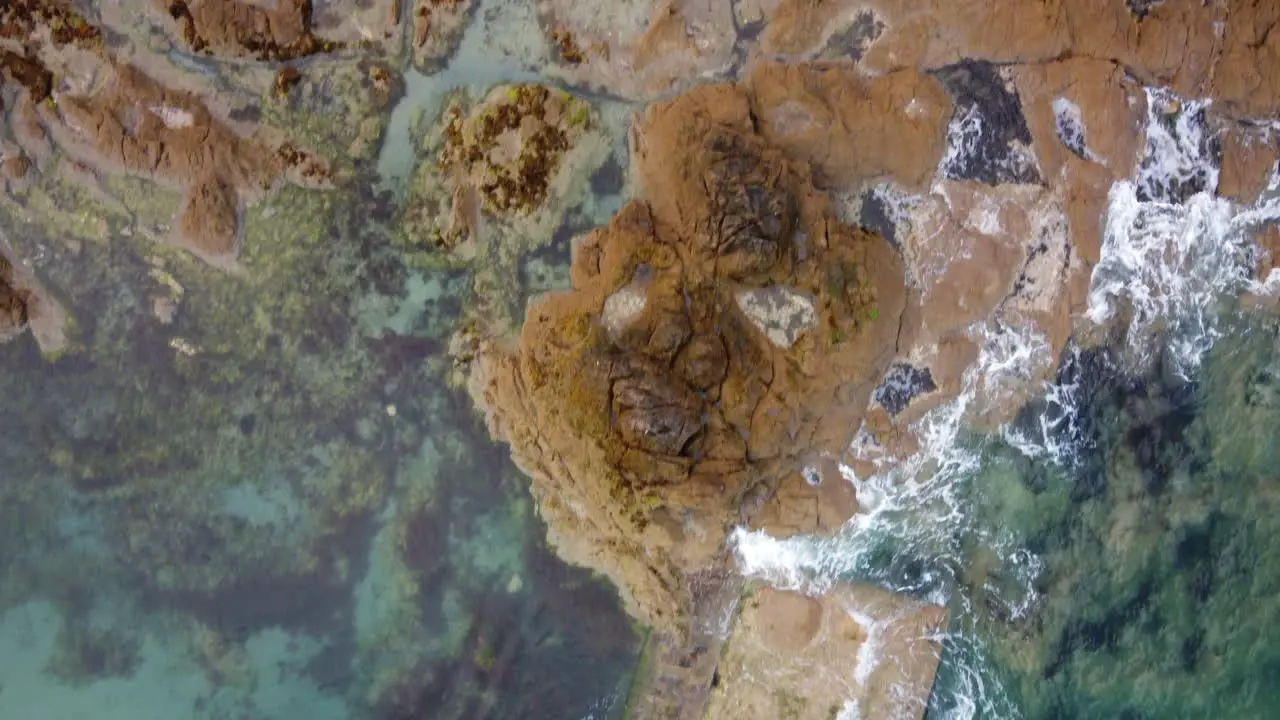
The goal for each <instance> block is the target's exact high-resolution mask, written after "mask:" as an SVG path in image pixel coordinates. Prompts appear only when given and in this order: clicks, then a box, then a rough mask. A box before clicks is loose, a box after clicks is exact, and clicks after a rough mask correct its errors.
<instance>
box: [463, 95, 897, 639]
mask: <svg viewBox="0 0 1280 720" xmlns="http://www.w3.org/2000/svg"><path fill="white" fill-rule="evenodd" d="M755 118H756V114H755V112H754V111H753V107H752V105H751V100H750V97H749V95H748V93H747V92H745V91H744V90H743V89H742V88H740V87H736V86H733V85H712V86H705V87H702V88H699V89H697V90H695V91H693V92H691V93H689V94H687V95H685V96H682V97H680V98H678V99H676V100H673V101H671V102H668V103H663V104H659V105H655V106H653V107H651V108H650V109H649V110H648V111H647V112H646V113H645V115H644V117H643V119H642V120H641V121H640V122H639V124H638V128H637V131H636V132H635V134H634V137H633V151H632V154H633V159H634V163H635V168H636V172H637V177H638V186H639V188H640V189H639V198H638V199H636V200H633V201H632V202H630V203H629V204H628V205H626V206H625V207H624V208H623V209H622V210H621V211H620V212H619V213H618V214H617V216H615V217H614V218H613V220H612V221H611V222H610V223H609V224H608V225H607V226H606V227H603V228H600V229H597V230H595V231H594V232H592V233H591V234H590V235H588V236H587V237H586V238H585V239H584V240H583V241H582V242H581V243H580V245H579V246H578V247H577V249H576V251H575V255H574V260H573V265H572V268H571V275H572V280H573V290H572V291H570V292H566V293H562V294H558V295H552V296H548V297H546V298H544V299H543V300H542V301H540V302H538V303H536V304H534V305H533V306H532V307H530V308H529V311H528V314H527V317H526V320H525V324H524V327H523V329H522V332H521V334H520V338H519V341H518V343H516V345H515V347H504V346H502V345H501V344H500V343H496V342H491V343H488V344H486V345H484V346H483V347H482V348H481V350H480V352H479V354H478V356H477V361H476V367H475V372H474V374H473V378H472V386H473V392H474V394H475V396H476V399H477V401H478V402H479V403H480V404H481V405H482V406H483V407H484V408H486V411H487V413H488V416H489V423H490V428H491V430H492V432H493V434H494V435H495V436H496V437H499V438H501V439H503V440H505V441H506V442H508V443H510V445H511V448H512V453H513V455H514V457H515V458H516V461H517V463H518V464H519V465H520V466H521V467H522V468H523V469H524V470H525V471H526V472H527V473H528V474H529V475H530V476H531V477H532V478H533V493H534V495H535V497H536V498H537V500H538V502H539V506H540V509H541V512H542V515H543V517H544V518H545V519H546V521H547V524H548V532H549V535H550V537H551V540H552V542H553V544H554V545H556V546H557V549H558V551H559V552H560V553H561V554H562V556H564V557H566V558H567V559H569V560H571V561H573V562H577V563H580V564H584V565H588V566H590V567H594V568H597V569H599V570H601V571H602V572H604V573H605V574H607V575H608V576H609V577H610V578H611V579H613V580H614V582H615V583H617V585H618V586H619V588H620V589H621V591H622V595H623V597H624V598H625V600H626V602H627V604H628V605H629V607H630V608H631V610H632V611H633V613H634V614H636V615H637V616H638V617H639V618H641V619H642V620H644V621H645V622H647V623H650V624H652V625H655V626H657V627H659V628H661V629H668V630H672V629H674V630H680V629H681V628H683V627H684V626H685V624H686V623H687V620H688V615H689V612H690V608H691V607H692V606H693V604H694V602H695V600H696V598H695V597H694V593H693V592H692V589H691V585H690V577H692V576H693V575H694V574H695V573H697V572H698V571H699V570H700V569H703V568H706V567H709V566H712V565H714V564H715V563H716V562H717V560H718V559H719V558H720V557H721V556H722V555H723V553H724V544H725V538H726V532H727V530H728V528H729V527H730V526H731V525H733V524H736V523H739V522H742V521H744V520H747V521H749V520H751V519H752V518H753V517H755V516H756V515H757V514H758V513H760V509H761V507H763V506H765V505H767V503H768V502H769V500H770V498H771V497H774V496H775V495H776V493H777V491H779V489H780V488H781V487H783V486H786V487H787V488H789V490H788V492H791V493H793V495H792V497H796V498H800V499H799V502H800V503H801V504H802V505H803V503H804V502H805V500H804V499H803V496H807V497H808V498H812V497H813V495H814V493H815V492H816V491H815V489H814V488H813V486H812V485H810V484H809V483H807V482H805V481H804V480H803V479H801V480H800V483H799V484H797V483H796V482H795V479H796V478H804V477H805V472H806V468H808V469H809V473H808V477H809V479H810V481H811V482H813V483H817V484H818V485H819V487H821V486H822V485H823V484H826V483H840V482H844V481H843V480H842V479H841V478H839V477H838V476H837V477H822V473H821V469H822V468H821V467H820V466H819V460H820V459H821V458H822V457H823V456H824V455H825V454H837V455H838V454H839V453H841V452H843V451H844V450H845V448H847V447H848V445H849V442H850V440H851V439H852V433H853V432H854V431H855V430H856V428H857V427H858V425H859V423H860V418H861V416H862V413H863V411H864V409H865V408H866V406H867V403H868V399H869V397H870V394H871V391H872V389H873V388H874V386H875V384H876V383H877V382H878V380H879V378H880V376H881V375H882V374H883V372H884V371H885V369H886V368H887V367H888V364H889V362H890V360H891V359H892V358H893V356H894V354H895V353H896V352H897V347H898V342H899V337H900V335H901V334H902V333H903V327H902V321H903V315H904V311H905V309H906V306H907V303H908V298H907V294H906V289H905V287H904V284H903V277H904V273H903V268H902V265H901V261H900V260H899V259H898V257H897V256H896V255H895V254H894V252H893V251H892V249H891V248H890V247H889V245H888V244H887V243H886V242H885V241H884V240H883V238H881V237H879V236H876V235H874V234H872V233H868V232H865V231H862V230H858V229H856V228H853V227H851V226H848V225H845V224H843V223H841V222H839V221H838V220H837V219H836V218H835V217H834V215H833V212H832V210H831V208H830V206H829V204H828V201H827V200H826V199H825V198H824V197H823V196H822V195H821V194H819V193H818V192H817V191H815V189H814V187H813V183H812V179H811V176H810V175H811V171H810V167H809V165H808V164H807V163H806V162H803V161H802V160H798V159H793V158H792V157H791V156H789V155H788V154H787V153H786V152H784V151H783V150H782V149H780V148H779V147H777V145H776V144H774V143H771V142H769V140H768V139H767V136H766V135H765V134H764V133H761V132H758V131H757V130H756V127H757V124H756V122H755ZM802 487H805V488H808V489H809V492H808V493H804V492H799V493H796V492H795V491H797V490H800V489H801V488H802ZM845 509H846V510H847V511H848V512H852V504H851V502H846V503H845ZM784 515H785V513H778V512H775V513H774V514H773V515H772V517H774V518H777V517H779V516H784ZM846 517H847V515H846ZM842 520H843V518H840V519H839V521H842ZM779 522H783V521H779ZM785 522H788V523H791V524H796V523H797V522H798V523H799V524H800V525H802V526H804V527H806V528H807V527H808V526H807V525H804V523H805V521H804V520H803V519H801V520H799V521H796V520H794V519H791V520H785ZM824 524H826V525H828V526H830V525H831V524H838V521H836V520H834V519H832V518H826V519H825V520H824Z"/></svg>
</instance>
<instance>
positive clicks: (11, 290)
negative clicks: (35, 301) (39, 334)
mask: <svg viewBox="0 0 1280 720" xmlns="http://www.w3.org/2000/svg"><path fill="white" fill-rule="evenodd" d="M17 283H18V280H17V278H16V277H15V275H14V268H13V264H12V263H10V262H9V259H8V258H6V257H4V256H3V255H0V342H4V341H5V340H9V339H11V338H13V337H15V336H17V335H18V334H19V333H21V332H22V331H23V330H25V329H26V327H27V305H28V299H29V297H30V294H29V293H27V292H26V291H25V290H22V289H21V288H19V287H17Z"/></svg>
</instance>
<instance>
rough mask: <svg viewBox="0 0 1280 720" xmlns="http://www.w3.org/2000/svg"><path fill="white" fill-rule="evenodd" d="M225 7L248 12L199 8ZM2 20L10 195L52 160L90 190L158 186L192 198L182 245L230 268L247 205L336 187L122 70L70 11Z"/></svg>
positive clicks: (21, 6)
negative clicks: (285, 189)
mask: <svg viewBox="0 0 1280 720" xmlns="http://www.w3.org/2000/svg"><path fill="white" fill-rule="evenodd" d="M176 5H182V6H184V7H185V4H183V3H178V4H176ZM176 5H175V6H176ZM223 5H227V6H228V8H229V7H230V6H232V5H235V6H236V7H239V4H238V3H229V4H225V3H200V4H199V5H198V8H197V9H198V10H199V12H200V13H205V12H206V10H205V9H207V8H213V7H215V6H217V7H222V6H223ZM306 5H309V4H306ZM246 7H248V6H246ZM201 8H204V9H201ZM295 9H297V8H295ZM5 12H6V15H5V17H4V20H5V25H4V26H3V27H4V32H3V33H2V34H0V42H2V43H3V45H4V48H3V49H0V67H3V70H4V80H5V83H4V84H5V86H6V90H7V91H8V92H10V93H12V95H6V97H13V109H12V110H11V111H10V113H9V115H8V118H7V123H6V127H4V128H0V132H3V134H4V135H7V136H10V137H12V138H13V142H12V143H11V144H8V148H7V149H6V150H5V151H4V154H5V158H4V160H5V169H6V174H7V175H8V178H7V180H8V182H7V183H6V185H7V187H9V188H10V189H11V190H12V189H15V188H17V187H20V186H21V185H22V184H23V183H25V182H27V181H28V175H29V174H30V173H32V172H33V171H41V170H43V169H44V167H45V165H46V163H47V161H48V160H49V159H50V157H51V156H52V155H53V154H54V151H55V150H59V151H62V152H65V153H66V154H67V155H68V156H69V157H70V158H71V159H72V160H73V161H74V162H75V163H76V164H77V166H78V167H79V168H81V169H80V170H78V171H77V174H78V175H79V176H80V177H81V178H83V179H84V180H85V182H87V183H88V184H90V185H93V184H94V183H96V180H97V178H98V176H106V175H112V174H128V175H134V176H139V177H143V178H147V179H149V180H153V181H155V182H157V183H160V184H162V185H164V186H167V187H170V188H174V189H177V190H180V191H181V192H182V193H183V196H184V199H183V201H182V205H181V209H180V211H179V215H178V217H177V219H176V222H175V223H174V228H173V233H172V238H171V239H172V240H173V242H175V243H176V244H178V245H180V246H182V247H185V248H187V249H189V250H190V251H192V252H193V253H195V254H196V255H198V256H200V257H202V258H204V259H206V260H208V261H210V262H215V263H221V264H225V263H229V262H231V261H233V260H234V258H235V256H236V253H237V250H238V243H239V240H238V238H239V232H238V229H239V223H240V220H239V216H240V212H241V209H242V208H243V206H244V205H245V204H246V203H252V202H254V201H256V200H258V199H260V198H261V197H262V196H263V195H264V194H265V193H267V192H268V191H270V190H271V189H272V188H273V187H274V186H276V185H277V183H279V182H281V181H286V182H293V183H298V184H303V185H308V186H322V185H325V184H327V183H328V181H329V170H328V168H327V167H326V166H325V165H324V164H322V163H321V162H319V161H318V160H317V159H316V158H314V157H313V156H311V155H310V154H309V153H307V152H304V151H302V150H300V149H298V148H297V147H295V146H294V145H293V144H291V143H289V142H287V141H285V140H283V139H281V138H272V137H270V136H269V134H267V133H254V134H251V135H250V134H245V133H244V132H243V128H242V127H237V126H236V124H235V123H232V122H231V121H230V120H229V119H227V116H226V114H225V113H220V112H215V111H214V109H213V107H212V106H211V104H210V103H209V102H208V100H207V99H206V98H204V97H202V96H200V95H197V94H196V93H194V92H191V91H189V90H185V89H179V88H175V87H171V86H168V85H166V84H164V83H162V82H161V81H160V80H157V79H156V78H155V77H153V76H152V75H149V74H148V73H147V72H146V71H144V70H143V69H142V68H140V67H138V66H136V65H133V64H131V63H129V62H124V61H121V60H120V59H118V58H117V57H115V55H114V54H113V53H112V52H111V51H110V50H109V49H108V48H107V47H106V46H105V45H104V44H103V42H102V39H101V33H100V31H99V30H98V29H97V28H95V27H94V26H93V25H91V24H90V23H89V22H88V20H86V19H85V18H83V17H81V16H79V15H75V14H74V13H71V12H70V11H69V10H65V9H63V8H62V6H61V5H59V4H57V3H53V2H25V3H16V4H13V5H11V6H10V7H9V8H8V9H7V10H6V11H5ZM208 12H213V11H212V10H208ZM228 12H230V10H228ZM236 12H240V11H239V10H237V11H236ZM245 12H249V11H247V10H246V11H245ZM252 12H253V13H259V12H266V11H264V10H261V9H260V8H255V9H253V10H252ZM280 12H284V10H280ZM298 12H303V10H298ZM305 12H307V13H309V12H310V11H309V10H305ZM201 17H203V15H201ZM236 17H239V15H236ZM254 17H257V16H256V15H254ZM263 22H265V21H263ZM258 24H259V25H261V23H258ZM255 27H257V26H256V25H255ZM272 27H275V26H272ZM260 29H261V28H260ZM277 29H278V28H277ZM273 32H274V31H273ZM281 32H283V31H281ZM237 37H239V36H237ZM246 37H248V36H246ZM255 37H256V36H255ZM241 40H244V42H246V43H248V42H249V41H248V40H245V39H244V38H241ZM254 42H255V43H256V42H257V41H256V40H255V41H254ZM249 44H250V45H252V44H253V43H249ZM210 47H213V46H210ZM219 47H220V46H219ZM255 47H256V45H255ZM53 77H57V78H58V85H57V88H56V89H55V87H54V86H53V83H52V78H53Z"/></svg>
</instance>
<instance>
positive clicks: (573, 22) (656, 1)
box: [538, 0, 737, 98]
mask: <svg viewBox="0 0 1280 720" xmlns="http://www.w3.org/2000/svg"><path fill="white" fill-rule="evenodd" d="M538 17H539V19H540V20H541V22H542V25H543V27H544V28H547V36H548V40H549V41H550V42H551V44H552V45H553V49H554V50H555V51H556V52H557V53H558V54H559V55H560V57H561V59H562V60H563V61H564V62H561V63H559V64H558V65H556V66H555V67H554V68H552V72H553V73H554V74H556V75H558V76H559V77H560V78H561V79H563V80H564V81H566V82H569V83H572V84H575V85H580V86H585V87H588V88H591V89H595V90H601V91H606V92H608V93H610V94H612V95H620V96H623V97H632V98H656V97H659V96H662V95H666V94H669V93H671V92H676V91H680V90H684V89H687V88H689V87H691V86H692V85H694V84H695V83H697V82H698V81H699V79H702V78H707V77H712V76H714V75H716V74H717V73H720V72H725V71H728V70H729V69H730V67H731V66H732V64H733V48H734V43H735V41H736V39H737V33H736V31H735V29H734V23H733V8H732V7H731V4H730V3H727V2H712V3H708V2H699V1H697V0H624V1H623V2H619V3H608V4H601V3H583V2H576V1H575V0H539V3H538ZM553 33H554V35H553ZM565 38H569V39H571V40H572V43H571V45H570V46H569V47H568V48H566V47H565V42H564V40H565ZM566 49H567V50H568V52H567V53H566ZM574 50H577V51H578V52H573V51H574ZM573 60H578V62H573Z"/></svg>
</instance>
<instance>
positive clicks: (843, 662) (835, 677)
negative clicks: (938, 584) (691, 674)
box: [707, 585, 947, 720]
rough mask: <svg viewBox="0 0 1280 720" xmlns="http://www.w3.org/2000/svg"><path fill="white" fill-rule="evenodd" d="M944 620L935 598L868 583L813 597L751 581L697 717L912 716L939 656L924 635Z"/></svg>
mask: <svg viewBox="0 0 1280 720" xmlns="http://www.w3.org/2000/svg"><path fill="white" fill-rule="evenodd" d="M946 620H947V613H946V611H945V610H944V609H943V608H941V607H939V606H936V605H928V604H924V603H918V602H915V601H912V600H910V599H907V598H905V597H903V596H901V595H895V594H893V593H890V592H887V591H884V590H881V589H880V588H877V587H874V586H868V585H842V586H838V587H836V588H833V589H832V590H831V591H829V592H827V593H825V594H823V595H822V596H820V597H810V596H806V595H803V594H800V593H796V592H790V591H783V590H775V589H773V588H768V587H765V588H759V589H756V590H754V591H753V592H751V593H750V594H748V595H747V596H746V597H744V598H743V600H742V608H741V610H740V611H739V614H738V617H737V619H736V621H735V626H734V630H733V636H732V638H731V639H730V640H729V642H728V644H727V646H726V647H725V649H724V651H723V653H722V656H721V660H720V665H719V667H718V669H717V671H716V677H717V681H716V687H715V689H714V691H713V694H712V698H711V702H710V707H709V710H708V713H707V717H708V718H713V719H716V720H719V719H720V718H723V719H724V720H729V719H730V718H748V717H749V718H766V717H768V718H774V717H776V718H795V719H796V720H810V719H812V720H829V719H830V718H833V717H837V716H841V715H847V714H851V713H856V714H854V715H853V716H854V717H867V718H884V719H885V720H917V719H918V718H922V717H924V711H925V707H926V704H927V698H928V696H929V690H930V688H932V687H933V678H934V674H935V672H936V670H937V667H938V662H939V660H940V659H941V655H942V648H941V647H940V645H939V644H938V643H936V642H934V641H931V640H929V639H928V638H930V637H935V636H936V634H937V632H938V631H939V630H940V629H941V628H942V627H943V626H944V625H945V624H946ZM837 668H838V669H839V671H836V672H829V671H828V669H832V670H834V669H837ZM851 708H852V709H851Z"/></svg>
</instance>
